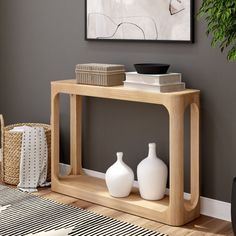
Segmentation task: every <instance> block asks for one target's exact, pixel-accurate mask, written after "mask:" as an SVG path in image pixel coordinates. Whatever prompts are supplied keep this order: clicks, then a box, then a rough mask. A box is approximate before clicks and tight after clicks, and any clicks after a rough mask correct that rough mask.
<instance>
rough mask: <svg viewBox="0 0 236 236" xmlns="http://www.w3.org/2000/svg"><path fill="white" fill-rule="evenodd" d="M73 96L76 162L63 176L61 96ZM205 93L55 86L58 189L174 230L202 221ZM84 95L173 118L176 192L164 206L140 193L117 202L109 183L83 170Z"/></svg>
mask: <svg viewBox="0 0 236 236" xmlns="http://www.w3.org/2000/svg"><path fill="white" fill-rule="evenodd" d="M60 94H68V95H70V158H71V159H70V161H71V165H72V173H71V175H70V176H67V177H59V174H58V173H59V148H60V145H59V132H60V130H59V109H60V106H59V96H60ZM199 94H200V92H199V91H198V90H192V89H191V90H190V89H186V90H185V91H182V92H175V93H154V92H146V91H138V90H134V89H130V88H124V87H123V86H116V87H99V86H91V85H80V84H76V81H75V80H65V81H54V82H52V83H51V125H52V190H53V191H55V192H59V193H62V194H66V195H69V196H72V197H76V198H80V199H83V200H86V201H90V202H93V203H96V204H100V205H104V206H107V207H110V208H114V209H117V210H121V211H124V212H128V213H130V214H134V215H138V216H141V217H145V218H148V219H151V220H155V221H159V222H162V223H166V224H169V225H174V226H180V225H183V224H185V223H187V222H189V221H191V220H193V219H195V218H197V217H198V216H199V214H200V213H199V211H200V207H199ZM82 96H89V97H98V98H107V99H117V100H125V101H133V102H143V103H152V104H158V105H163V106H165V107H166V109H167V110H168V113H169V139H170V140H169V142H170V143H169V149H170V150H169V180H170V191H169V196H166V197H165V198H164V199H162V200H160V201H147V200H144V199H142V198H141V197H140V195H139V193H138V190H137V189H136V190H135V189H134V191H133V192H132V193H131V195H130V196H129V197H126V198H113V197H111V196H110V195H109V193H108V191H107V188H106V185H105V181H104V180H102V179H98V178H94V177H90V176H86V175H84V174H83V170H82V166H81V141H82V140H81V132H82V130H81V129H82V128H81V123H82V122H81V115H82ZM188 106H190V110H191V111H190V123H191V125H190V132H191V134H190V139H191V141H190V150H191V151H190V152H191V153H190V154H191V157H190V158H191V161H190V162H191V164H190V178H191V181H190V183H191V188H190V190H191V199H190V200H185V199H184V112H185V109H186V107H188Z"/></svg>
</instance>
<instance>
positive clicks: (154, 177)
mask: <svg viewBox="0 0 236 236" xmlns="http://www.w3.org/2000/svg"><path fill="white" fill-rule="evenodd" d="M167 175H168V170H167V166H166V164H165V163H164V162H163V161H162V160H161V159H159V158H158V157H157V155H156V144H155V143H149V152H148V157H147V158H145V159H144V160H142V161H141V162H140V163H139V165H138V167H137V176H138V184H139V191H140V195H141V197H142V198H144V199H146V200H160V199H162V198H163V197H164V195H165V191H166V184H167Z"/></svg>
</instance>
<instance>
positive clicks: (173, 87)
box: [124, 81, 185, 93]
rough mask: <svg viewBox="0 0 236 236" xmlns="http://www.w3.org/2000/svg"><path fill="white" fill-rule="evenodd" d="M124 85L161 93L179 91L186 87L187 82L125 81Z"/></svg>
mask: <svg viewBox="0 0 236 236" xmlns="http://www.w3.org/2000/svg"><path fill="white" fill-rule="evenodd" d="M124 87H126V88H133V89H138V90H146V91H151V92H159V93H168V92H178V91H182V90H184V89H185V83H184V82H179V83H175V84H162V85H160V84H159V85H156V84H146V83H134V82H128V81H124Z"/></svg>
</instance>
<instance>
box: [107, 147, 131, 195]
mask: <svg viewBox="0 0 236 236" xmlns="http://www.w3.org/2000/svg"><path fill="white" fill-rule="evenodd" d="M116 155H117V161H116V162H115V163H114V164H113V165H112V166H111V167H109V168H108V170H107V171H106V176H105V180H106V185H107V188H108V191H109V193H110V195H111V196H113V197H127V196H128V195H129V194H130V192H131V189H132V186H133V182H134V173H133V171H132V169H131V168H130V167H129V166H128V165H126V164H125V163H124V162H123V152H117V154H116Z"/></svg>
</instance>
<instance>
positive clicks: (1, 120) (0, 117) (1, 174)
mask: <svg viewBox="0 0 236 236" xmlns="http://www.w3.org/2000/svg"><path fill="white" fill-rule="evenodd" d="M0 124H1V153H0V157H1V158H0V163H2V164H1V169H0V179H1V180H3V146H4V145H3V138H4V137H3V132H4V119H3V115H2V114H0Z"/></svg>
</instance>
